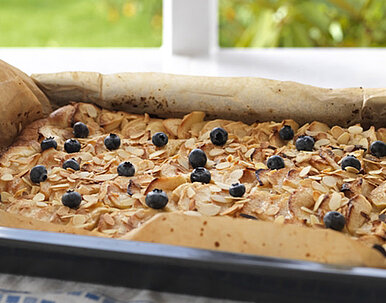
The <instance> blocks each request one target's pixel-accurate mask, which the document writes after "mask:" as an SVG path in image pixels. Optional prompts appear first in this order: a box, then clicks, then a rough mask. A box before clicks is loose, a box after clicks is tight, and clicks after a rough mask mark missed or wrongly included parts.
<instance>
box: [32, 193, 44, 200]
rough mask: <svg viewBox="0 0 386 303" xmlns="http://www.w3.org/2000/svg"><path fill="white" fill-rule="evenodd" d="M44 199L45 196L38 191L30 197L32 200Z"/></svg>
mask: <svg viewBox="0 0 386 303" xmlns="http://www.w3.org/2000/svg"><path fill="white" fill-rule="evenodd" d="M45 199H46V197H45V196H44V194H42V193H38V194H36V195H35V196H34V197H33V198H32V200H33V201H44V200H45Z"/></svg>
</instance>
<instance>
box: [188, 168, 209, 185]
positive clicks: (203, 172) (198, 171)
mask: <svg viewBox="0 0 386 303" xmlns="http://www.w3.org/2000/svg"><path fill="white" fill-rule="evenodd" d="M210 178H211V175H210V171H209V170H207V169H206V168H205V167H196V168H195V169H194V170H193V171H192V173H191V174H190V181H191V182H201V183H209V182H210Z"/></svg>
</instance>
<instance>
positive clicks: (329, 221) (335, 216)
mask: <svg viewBox="0 0 386 303" xmlns="http://www.w3.org/2000/svg"><path fill="white" fill-rule="evenodd" d="M323 222H324V225H325V226H326V227H327V228H331V229H333V230H338V231H341V230H342V229H343V227H344V225H345V224H346V219H345V218H344V216H343V215H342V214H341V213H340V212H337V211H329V212H328V213H327V214H326V215H325V216H324V218H323Z"/></svg>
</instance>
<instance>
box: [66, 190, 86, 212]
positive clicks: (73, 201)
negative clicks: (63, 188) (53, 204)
mask: <svg viewBox="0 0 386 303" xmlns="http://www.w3.org/2000/svg"><path fill="white" fill-rule="evenodd" d="M80 202H82V196H81V195H80V193H78V192H76V191H73V190H68V191H67V192H66V193H65V194H64V195H63V196H62V203H63V205H64V206H67V207H69V208H78V207H79V205H80Z"/></svg>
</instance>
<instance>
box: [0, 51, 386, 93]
mask: <svg viewBox="0 0 386 303" xmlns="http://www.w3.org/2000/svg"><path fill="white" fill-rule="evenodd" d="M0 58H1V59H2V60H4V61H6V62H8V63H10V64H12V65H14V66H16V67H18V68H20V69H21V70H23V71H24V72H26V73H27V74H31V73H48V72H60V71H73V70H82V71H98V72H101V73H115V72H124V71H126V72H166V73H177V74H188V75H206V76H256V77H263V78H271V79H278V80H290V81H297V82H302V83H306V84H312V85H317V86H322V87H355V86H364V87H384V86H386V85H385V79H386V69H384V68H382V66H386V49H384V48H372V49H367V48H345V49H342V48H313V49H309V48H290V49H289V48H280V49H279V48H276V49H229V48H223V49H220V50H219V51H218V52H216V53H215V54H214V55H212V56H196V57H187V56H177V55H173V56H172V55H170V54H168V53H167V52H166V51H165V50H163V49H158V48H147V49H141V48H137V49H136V48H130V49H122V48H110V49H104V48H0Z"/></svg>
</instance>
